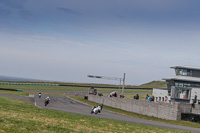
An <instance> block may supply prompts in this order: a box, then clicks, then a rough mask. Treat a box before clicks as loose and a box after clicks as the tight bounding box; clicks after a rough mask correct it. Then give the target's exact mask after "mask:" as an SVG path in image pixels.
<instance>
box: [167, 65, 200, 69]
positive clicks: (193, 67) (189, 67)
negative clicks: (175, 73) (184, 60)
mask: <svg viewBox="0 0 200 133" xmlns="http://www.w3.org/2000/svg"><path fill="white" fill-rule="evenodd" d="M170 68H173V69H175V68H185V69H192V70H200V67H195V66H174V67H170Z"/></svg>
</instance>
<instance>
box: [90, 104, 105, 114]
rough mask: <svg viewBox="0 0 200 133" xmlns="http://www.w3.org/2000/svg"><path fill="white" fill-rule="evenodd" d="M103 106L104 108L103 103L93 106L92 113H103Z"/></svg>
mask: <svg viewBox="0 0 200 133" xmlns="http://www.w3.org/2000/svg"><path fill="white" fill-rule="evenodd" d="M102 108H103V104H101V105H98V106H96V107H95V106H94V107H93V108H92V110H91V114H93V113H94V114H97V113H101V110H102Z"/></svg>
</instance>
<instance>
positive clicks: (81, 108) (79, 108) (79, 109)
mask: <svg viewBox="0 0 200 133" xmlns="http://www.w3.org/2000/svg"><path fill="white" fill-rule="evenodd" d="M0 96H6V97H12V98H16V99H21V100H25V101H28V102H32V103H34V104H35V106H37V107H39V108H45V109H51V110H59V111H64V112H69V113H75V114H82V115H87V116H92V117H97V118H105V119H113V120H117V121H124V122H129V123H136V124H141V125H147V126H154V127H161V128H168V129H177V130H184V131H192V132H200V128H193V127H186V126H179V125H173V124H168V123H162V122H156V121H150V120H145V119H140V118H135V117H130V116H126V115H121V114H117V113H114V112H111V111H107V110H104V109H103V110H102V111H101V113H98V114H97V115H95V114H90V112H91V109H92V106H90V105H87V104H84V103H81V102H79V101H76V100H73V99H71V98H69V97H66V96H53V95H50V96H49V97H50V99H51V100H50V103H49V104H48V105H47V106H45V105H44V99H45V98H46V96H45V95H42V97H41V98H38V96H35V98H33V97H32V98H31V97H23V96H16V95H8V94H1V93H0Z"/></svg>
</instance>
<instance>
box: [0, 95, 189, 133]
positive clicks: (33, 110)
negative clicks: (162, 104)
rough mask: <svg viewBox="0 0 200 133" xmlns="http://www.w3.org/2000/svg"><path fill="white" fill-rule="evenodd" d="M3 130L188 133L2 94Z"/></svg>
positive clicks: (86, 132)
mask: <svg viewBox="0 0 200 133" xmlns="http://www.w3.org/2000/svg"><path fill="white" fill-rule="evenodd" d="M0 114H1V115H0V125H1V126H0V132H15V133H24V132H27V133H28V132H32V133H34V132H37V133H38V132H48V133H57V132H70V133H73V132H76V133H77V132H78V133H88V132H91V133H96V132H119V133H120V132H127V133H129V132H132V133H136V132H138V133H160V132H162V133H188V132H187V131H180V130H172V129H164V128H158V127H150V126H143V125H138V124H131V123H126V122H120V121H114V120H108V119H100V118H94V117H89V116H84V115H78V114H71V113H66V112H61V111H54V110H46V109H42V108H37V107H35V106H34V105H33V104H31V103H29V102H25V101H21V100H17V99H12V98H7V97H1V96H0Z"/></svg>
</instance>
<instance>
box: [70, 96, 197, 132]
mask: <svg viewBox="0 0 200 133" xmlns="http://www.w3.org/2000/svg"><path fill="white" fill-rule="evenodd" d="M70 97H71V98H73V99H76V100H78V101H81V102H84V103H87V104H89V105H92V106H96V105H98V103H95V102H91V101H88V100H85V99H83V97H78V96H70ZM103 109H106V110H110V111H113V112H116V113H120V114H124V115H128V116H131V117H137V118H141V119H147V120H152V121H158V122H164V123H169V124H174V125H181V126H189V127H195V128H200V124H199V123H195V122H189V121H181V120H176V121H173V120H165V119H159V118H155V117H150V116H146V115H141V114H137V113H133V112H128V111H124V110H121V109H116V108H112V107H109V106H104V107H103ZM199 130H200V129H199Z"/></svg>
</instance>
